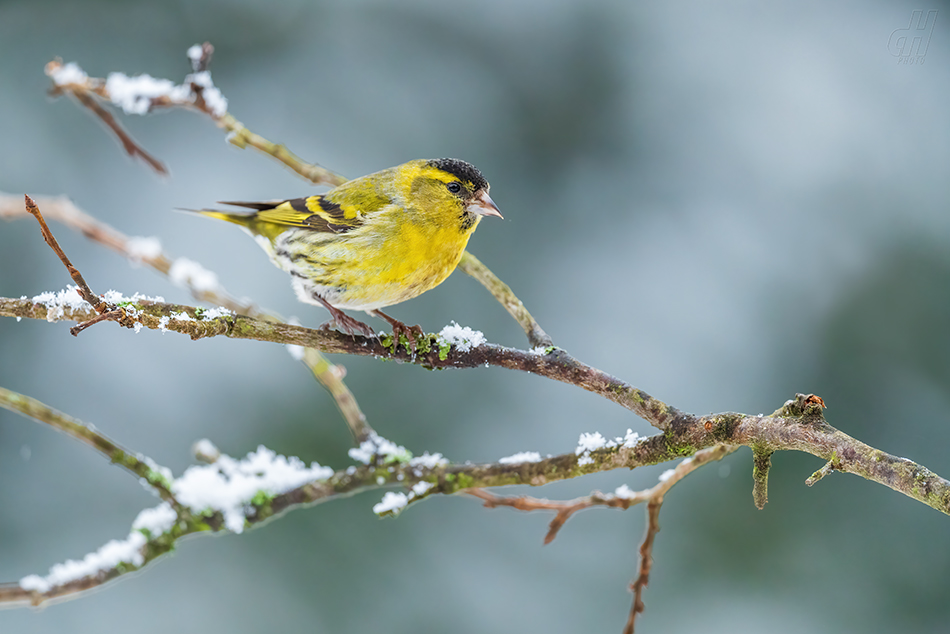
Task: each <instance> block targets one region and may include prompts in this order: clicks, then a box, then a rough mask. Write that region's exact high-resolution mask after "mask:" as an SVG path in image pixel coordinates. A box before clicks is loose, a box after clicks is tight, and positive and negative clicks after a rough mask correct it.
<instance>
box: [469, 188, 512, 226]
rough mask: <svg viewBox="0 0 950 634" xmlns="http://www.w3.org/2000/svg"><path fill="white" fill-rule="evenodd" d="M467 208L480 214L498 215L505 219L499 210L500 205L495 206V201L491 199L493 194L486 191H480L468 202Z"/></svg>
mask: <svg viewBox="0 0 950 634" xmlns="http://www.w3.org/2000/svg"><path fill="white" fill-rule="evenodd" d="M466 209H468V211H470V212H472V213H474V214H478V215H480V216H497V217H499V218H502V219H504V217H503V216H502V215H501V212H500V211H498V207H496V206H495V201H493V200H492V199H491V196H489V195H488V192H486V191H480V192H478V193H477V194H476V195H475V199H474V200H472V202H470V203H469V204H468V206H467V207H466Z"/></svg>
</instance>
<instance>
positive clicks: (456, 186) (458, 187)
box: [446, 181, 462, 194]
mask: <svg viewBox="0 0 950 634" xmlns="http://www.w3.org/2000/svg"><path fill="white" fill-rule="evenodd" d="M446 187H448V188H449V191H450V192H452V193H453V194H457V193H459V192H460V191H462V183H460V182H458V181H452V182H451V183H449V184H448V185H446Z"/></svg>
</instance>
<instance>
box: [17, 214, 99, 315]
mask: <svg viewBox="0 0 950 634" xmlns="http://www.w3.org/2000/svg"><path fill="white" fill-rule="evenodd" d="M24 198H25V199H26V210H27V211H28V212H29V213H30V215H32V216H33V217H34V218H36V221H37V222H38V223H40V231H41V232H42V234H43V239H44V240H46V244H48V245H49V247H50V248H51V249H52V250H53V252H54V253H55V254H56V255H57V256H59V259H60V260H61V261H62V263H63V265H64V266H65V267H66V270H67V271H69V276H70V277H71V278H73V281H74V282H76V286H78V287H79V295H80V296H81V297H82V298H83V299H84V300H86V301H87V302H89V305H90V306H92V307H93V308H95V309H96V312H97V313H99V314H100V315H102V314H104V313H105V312H106V311H108V310H109V305H108V304H106V303H105V302H104V301H102V300H101V299H99V297H98V296H97V295H96V294H95V293H93V292H92V289H90V288H89V285H88V284H86V280H84V279H83V277H82V273H80V272H79V269H77V268H76V267H75V266H73V263H72V262H70V261H69V258H68V257H66V254H65V253H64V252H63V249H62V247H60V246H59V242H57V241H56V238H55V237H53V232H52V231H50V230H49V227H48V226H47V225H46V220H44V219H43V214H42V213H41V212H40V208H39V207H37V206H36V203H35V202H34V201H33V199H32V198H30V197H29V195H24Z"/></svg>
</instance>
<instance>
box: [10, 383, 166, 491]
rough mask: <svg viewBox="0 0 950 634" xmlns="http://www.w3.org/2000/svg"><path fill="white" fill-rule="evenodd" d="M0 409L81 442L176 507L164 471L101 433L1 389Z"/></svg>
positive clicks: (15, 393)
mask: <svg viewBox="0 0 950 634" xmlns="http://www.w3.org/2000/svg"><path fill="white" fill-rule="evenodd" d="M0 407H2V408H4V409H7V410H10V411H11V412H17V413H19V414H22V415H23V416H26V417H28V418H32V419H34V420H36V421H39V422H41V423H46V424H47V425H49V426H51V427H53V428H55V429H57V430H59V431H61V432H63V433H66V434H68V435H70V436H72V437H73V438H76V439H77V440H80V441H82V442H84V443H85V444H87V445H89V446H90V447H92V448H93V449H95V450H96V451H98V452H99V453H101V454H102V455H103V456H105V457H106V458H108V459H109V461H110V462H112V463H114V464H117V465H119V466H121V467H123V468H125V469H128V470H129V471H130V472H132V473H133V474H135V475H136V476H138V477H139V478H142V479H144V480H145V481H146V482H148V483H149V485H151V487H152V488H153V489H155V491H156V493H158V495H159V497H161V498H162V499H163V500H165V501H166V502H169V503H170V504H171V505H172V506H174V507H175V508H180V505H179V504H178V501H177V500H176V499H175V496H174V494H173V493H172V492H171V490H170V489H169V488H168V481H167V478H166V477H165V475H163V472H165V471H167V470H165V469H163V468H162V467H159V466H158V465H155V464H154V463H151V464H149V462H146V461H143V460H141V459H139V458H138V457H137V456H136V455H135V454H133V453H132V452H130V451H128V450H126V449H123V448H122V447H120V446H119V445H118V444H117V443H115V442H113V441H112V440H110V439H109V438H107V437H106V436H105V434H102V433H101V432H99V431H97V430H96V429H93V428H92V427H90V426H89V425H86V424H85V423H83V422H82V421H80V420H77V419H75V418H73V417H72V416H69V415H68V414H64V413H63V412H60V411H58V410H55V409H53V408H52V407H50V406H48V405H46V404H44V403H41V402H40V401H38V400H36V399H34V398H31V397H29V396H25V395H23V394H19V393H17V392H13V391H11V390H8V389H5V388H3V387H0Z"/></svg>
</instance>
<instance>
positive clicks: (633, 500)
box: [465, 445, 738, 634]
mask: <svg viewBox="0 0 950 634" xmlns="http://www.w3.org/2000/svg"><path fill="white" fill-rule="evenodd" d="M736 449H738V447H735V446H730V445H715V446H713V447H709V448H708V449H703V450H701V451H698V452H696V454H695V455H694V456H693V457H692V458H687V459H686V460H683V461H682V462H680V463H679V464H678V465H677V466H676V468H675V469H672V470H670V471H668V472H666V473H664V474H663V477H662V478H661V480H660V483H659V484H657V485H656V486H654V487H652V488H650V489H645V490H643V491H637V492H632V491H629V490H625V491H623V494H621V492H620V491H621V490H620V489H618V491H617V493H614V494H603V493H600V492H599V491H595V492H594V493H591V494H590V495H588V496H585V497H580V498H576V499H574V500H569V501H566V502H552V501H550V500H544V499H538V498H533V497H528V496H511V497H505V496H501V495H496V494H494V493H491V492H489V491H486V490H484V489H469V490H467V491H465V492H466V493H468V494H469V495H472V496H475V497H477V498H479V499H481V500H484V502H485V506H486V507H488V508H496V507H499V506H508V507H511V508H514V509H517V510H519V511H555V512H556V515H555V516H554V519H552V520H551V524H550V525H549V527H548V533H547V535H546V536H545V538H544V543H545V544H549V543H551V542H552V541H553V540H554V538H555V537H557V533H558V531H560V530H561V528H562V527H563V526H564V524H565V522H567V520H568V519H570V518H571V516H572V515H574V513H576V512H577V511H582V510H584V509H588V508H592V507H595V506H605V507H613V508H620V509H624V510H626V509H628V508H630V507H631V506H634V505H636V504H640V503H641V502H647V513H646V516H647V528H646V532H645V534H644V538H643V543H642V544H641V546H640V567H639V571H638V574H637V578H636V579H634V580H633V582H631V584H630V590H631V591H632V592H633V596H634V598H633V606H632V607H631V609H630V617H629V619H628V621H627V625H626V627H625V628H624V634H633V625H634V621H635V620H636V616H637V614H639V613H641V612H643V608H644V604H643V590H644V588H646V586H647V583H648V582H649V580H650V570H651V569H652V567H653V541H654V539H655V538H656V534H657V533H658V532H659V530H660V520H659V517H660V507H661V506H662V505H663V497H664V496H665V495H666V493H667V492H668V491H669V490H670V489H671V488H672V487H673V485H674V484H676V483H677V482H679V481H680V480H682V479H683V478H685V477H686V476H687V475H689V474H690V473H692V472H693V471H695V470H696V469H698V468H699V467H701V466H703V465H705V464H707V463H709V462H712V461H715V460H721V459H722V458H724V457H725V456H727V455H728V454H730V453H732V452H733V451H735V450H736ZM624 488H625V487H624Z"/></svg>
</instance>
